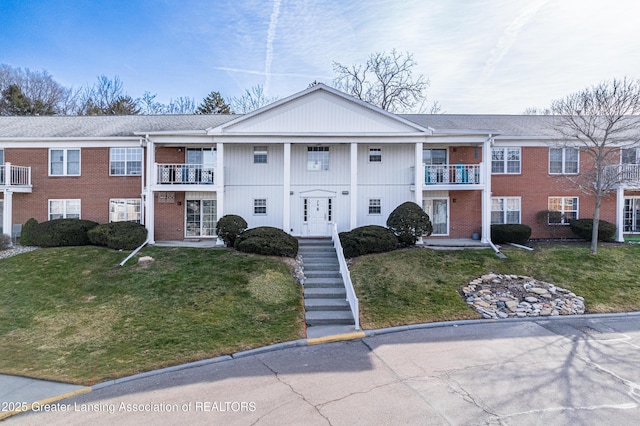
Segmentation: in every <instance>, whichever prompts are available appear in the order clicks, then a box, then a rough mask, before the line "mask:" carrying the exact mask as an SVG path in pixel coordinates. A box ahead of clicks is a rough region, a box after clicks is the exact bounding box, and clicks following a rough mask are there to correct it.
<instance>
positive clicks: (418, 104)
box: [333, 49, 440, 113]
mask: <svg viewBox="0 0 640 426" xmlns="http://www.w3.org/2000/svg"><path fill="white" fill-rule="evenodd" d="M416 65H417V63H416V62H415V61H414V60H413V55H412V54H410V53H404V54H403V53H398V52H397V51H396V50H395V49H393V50H392V51H391V53H389V54H387V53H385V52H376V53H372V54H371V55H370V56H369V58H368V59H367V62H366V63H365V64H364V65H362V64H357V65H351V66H346V65H342V64H340V63H338V62H334V63H333V71H334V72H335V73H336V74H337V76H336V78H335V79H334V81H333V84H334V87H335V88H336V89H339V90H342V91H343V92H345V93H348V94H350V95H352V96H354V97H356V98H358V99H361V100H363V101H365V102H368V103H370V104H373V105H376V106H379V107H380V108H382V109H384V110H387V111H390V112H394V113H402V112H426V111H430V112H434V113H435V112H439V111H440V106H439V104H438V103H437V102H436V103H434V104H433V105H432V106H431V108H429V107H428V106H427V105H426V100H427V93H426V91H427V88H428V87H429V80H428V79H427V78H426V77H425V76H424V75H422V74H419V75H418V76H417V77H416V78H414V76H413V68H414V67H415V66H416Z"/></svg>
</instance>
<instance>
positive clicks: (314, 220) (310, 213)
mask: <svg viewBox="0 0 640 426" xmlns="http://www.w3.org/2000/svg"><path fill="white" fill-rule="evenodd" d="M305 201H306V212H305V216H306V222H307V224H308V226H309V236H312V237H320V236H322V237H324V236H327V235H329V226H328V223H329V199H328V198H305Z"/></svg>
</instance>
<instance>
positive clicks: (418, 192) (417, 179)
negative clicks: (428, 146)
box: [413, 142, 424, 207]
mask: <svg viewBox="0 0 640 426" xmlns="http://www.w3.org/2000/svg"><path fill="white" fill-rule="evenodd" d="M423 149H424V147H423V143H422V142H417V143H416V158H415V161H414V163H415V164H414V166H413V167H414V170H413V173H414V177H413V179H414V184H415V194H414V197H415V199H414V201H415V202H416V204H417V205H419V206H420V207H422V187H423V184H424V165H423V164H422V150H423Z"/></svg>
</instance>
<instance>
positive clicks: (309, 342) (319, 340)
mask: <svg viewBox="0 0 640 426" xmlns="http://www.w3.org/2000/svg"><path fill="white" fill-rule="evenodd" d="M627 317H640V311H639V312H623V313H610V314H583V315H562V316H553V317H552V316H548V317H540V316H538V317H525V318H503V319H474V320H456V321H442V322H429V323H421V324H411V325H401V326H397V327H388V328H380V329H376V330H366V331H364V330H363V331H356V332H352V333H345V334H334V335H331V336H324V337H314V338H308V339H298V340H293V341H290V342H282V343H276V344H273V345H269V346H263V347H260V348H256V349H250V350H246V351H241V352H236V353H233V354H231V355H223V356H219V357H216V358H210V359H204V360H201V361H194V362H190V363H187V364H180V365H175V366H171V367H166V368H161V369H158V370H152V371H147V372H144V373H139V374H134V375H133V376H127V377H121V378H119V379H114V380H108V381H106V382H102V383H98V384H96V385H93V386H90V387H86V388H82V389H78V390H76V391H73V392H68V393H64V394H61V395H58V396H54V397H51V398H47V399H43V400H41V401H36V402H33V403H31V404H28V405H25V407H24V408H20V409H17V410H13V411H9V412H4V413H0V421H1V420H4V419H6V418H8V417H11V416H14V415H16V414H20V413H23V412H26V411H29V410H31V409H32V407H33V406H43V405H47V404H51V403H54V402H57V401H60V400H62V399H66V398H71V397H74V396H78V395H82V394H85V393H89V392H92V391H94V390H98V389H102V388H106V387H109V386H113V385H116V384H119V383H125V382H130V381H133V380H138V379H143V378H146V377H152V376H157V375H160V374H165V373H172V372H175V371H181V370H187V369H189V368H195V367H201V366H203V365H209V364H216V363H219V362H223V361H231V360H234V359H240V358H246V357H249V356H253V355H260V354H264V353H268V352H275V351H279V350H282V349H289V348H296V347H302V346H313V345H321V344H324V343H334V342H342V341H349V340H357V339H363V338H367V337H374V336H381V335H384V334H391V333H399V332H403V331H413V330H422V329H429V328H441V327H459V326H463V325H478V324H502V323H509V322H512V323H518V322H540V321H562V320H570V319H578V318H580V319H582V318H585V319H597V318H627Z"/></svg>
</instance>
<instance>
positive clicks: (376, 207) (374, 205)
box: [369, 198, 382, 215]
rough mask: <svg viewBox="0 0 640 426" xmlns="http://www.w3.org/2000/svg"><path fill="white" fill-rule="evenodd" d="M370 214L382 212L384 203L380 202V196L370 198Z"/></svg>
mask: <svg viewBox="0 0 640 426" xmlns="http://www.w3.org/2000/svg"><path fill="white" fill-rule="evenodd" d="M369 214H374V215H380V214H382V203H381V202H380V198H370V199H369Z"/></svg>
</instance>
